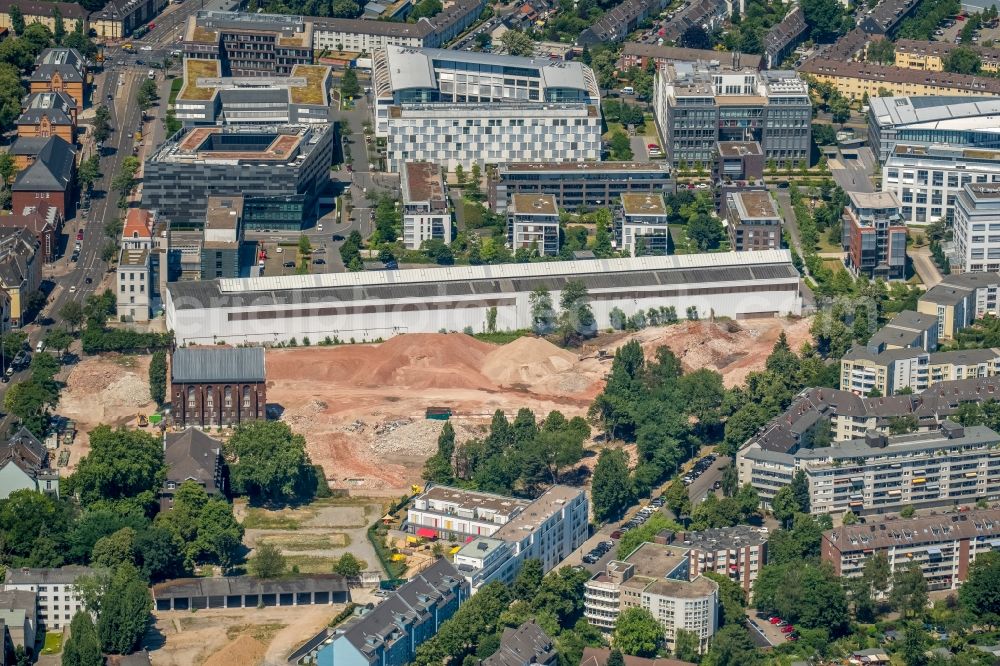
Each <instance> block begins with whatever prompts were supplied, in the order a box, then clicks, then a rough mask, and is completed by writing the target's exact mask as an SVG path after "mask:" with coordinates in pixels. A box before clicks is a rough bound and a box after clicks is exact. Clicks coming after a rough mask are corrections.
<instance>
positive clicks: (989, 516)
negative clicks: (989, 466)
mask: <svg viewBox="0 0 1000 666" xmlns="http://www.w3.org/2000/svg"><path fill="white" fill-rule="evenodd" d="M997 537H1000V510H997V509H981V510H980V509H974V510H972V511H968V512H964V513H951V514H943V515H942V514H939V515H932V516H919V517H914V518H906V519H894V520H892V521H889V522H884V521H879V522H878V523H869V524H857V525H844V526H843V527H839V528H835V529H832V530H827V531H825V532H823V538H824V539H825V540H826V541H828V542H829V543H830V544H831V545H833V547H834V548H836V549H838V550H839V551H841V553H847V552H860V551H871V550H872V549H874V548H892V547H894V546H898V545H905V546H906V547H911V546H920V545H925V544H934V543H941V542H943V541H949V542H950V541H960V540H963V539H971V540H977V539H978V540H980V541H982V540H993V539H996V538H997Z"/></svg>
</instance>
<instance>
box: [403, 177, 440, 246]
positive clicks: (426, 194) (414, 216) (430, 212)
mask: <svg viewBox="0 0 1000 666" xmlns="http://www.w3.org/2000/svg"><path fill="white" fill-rule="evenodd" d="M399 181H400V188H401V190H402V192H403V244H404V245H406V247H408V248H410V249H411V250H418V249H420V246H421V245H422V244H423V242H424V241H428V240H439V241H443V242H444V243H445V244H450V243H451V207H450V205H449V203H448V190H447V188H446V186H445V182H444V177H443V176H442V175H441V167H439V166H438V165H437V164H434V163H433V162H407V163H406V164H404V165H403V168H402V169H400V171H399Z"/></svg>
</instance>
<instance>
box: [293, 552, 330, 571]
mask: <svg viewBox="0 0 1000 666" xmlns="http://www.w3.org/2000/svg"><path fill="white" fill-rule="evenodd" d="M337 559H338V558H336V557H319V556H317V555H288V554H287V553H286V554H285V570H286V571H289V572H290V571H291V570H292V567H298V568H299V573H300V574H328V573H332V572H333V565H334V564H336V563H337Z"/></svg>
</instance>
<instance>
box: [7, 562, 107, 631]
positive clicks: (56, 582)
mask: <svg viewBox="0 0 1000 666" xmlns="http://www.w3.org/2000/svg"><path fill="white" fill-rule="evenodd" d="M94 573H95V572H94V570H93V569H89V568H87V567H79V566H67V567H58V568H51V569H17V568H13V567H12V568H9V569H7V574H6V576H5V577H4V585H3V589H4V590H26V591H28V592H34V593H35V594H36V595H37V597H38V628H39V629H43V630H46V631H60V630H62V629H63V627H68V626H69V624H70V621H71V620H72V619H73V616H74V615H76V614H77V613H78V612H79V611H82V610H84V605H83V599H81V598H80V596H79V595H78V594H77V591H76V581H77V579H78V578H80V576H92V575H93V574H94Z"/></svg>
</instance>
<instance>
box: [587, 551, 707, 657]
mask: <svg viewBox="0 0 1000 666" xmlns="http://www.w3.org/2000/svg"><path fill="white" fill-rule="evenodd" d="M690 572H691V550H690V549H688V548H687V547H686V546H680V547H675V546H667V545H663V544H658V543H649V542H646V543H643V544H641V545H640V546H639V547H638V548H636V549H635V550H634V551H632V552H631V553H630V554H629V555H628V556H627V557H626V558H625V559H623V560H612V561H611V562H609V563H608V565H607V568H606V570H605V571H602V572H599V573H597V574H595V575H594V576H593V577H592V578H591V579H590V580H589V581H587V582H586V583H585V585H584V601H583V609H584V610H583V614H584V617H586V618H587V620H588V621H589V622H590V623H591V624H592V625H594V626H595V627H597V628H598V629H601V630H602V631H613V630H614V628H615V625H616V624H617V622H618V617H619V615H621V613H622V612H623V611H624V610H626V609H627V608H634V607H639V608H645V609H646V610H648V611H649V612H650V613H652V614H653V617H655V618H656V619H657V620H659V622H660V624H662V625H663V628H664V637H665V638H666V643H667V645H668V647H671V648H672V647H673V646H674V640H675V638H676V636H677V630H678V629H684V630H686V631H691V632H694V633H695V634H697V636H698V638H699V639H700V645H699V648H700V649H701V650H704V649H705V648H706V647H707V646H708V642H709V641H710V640H711V638H712V636H713V635H715V631H716V629H718V626H719V617H718V605H719V584H718V583H716V582H715V581H714V580H710V579H708V578H705V577H704V576H701V575H698V574H694V575H692V574H691V573H690Z"/></svg>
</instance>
